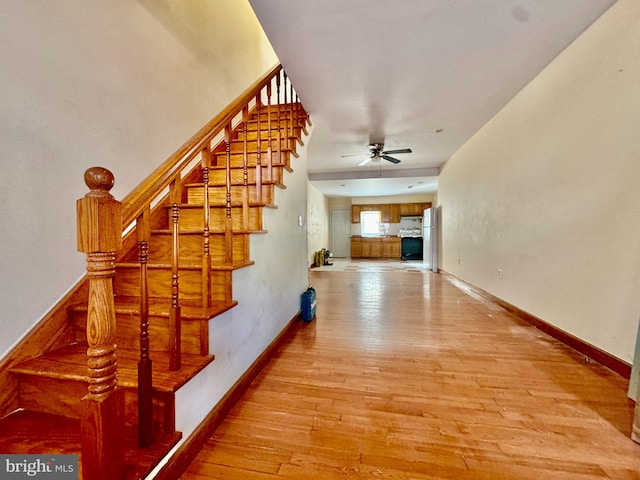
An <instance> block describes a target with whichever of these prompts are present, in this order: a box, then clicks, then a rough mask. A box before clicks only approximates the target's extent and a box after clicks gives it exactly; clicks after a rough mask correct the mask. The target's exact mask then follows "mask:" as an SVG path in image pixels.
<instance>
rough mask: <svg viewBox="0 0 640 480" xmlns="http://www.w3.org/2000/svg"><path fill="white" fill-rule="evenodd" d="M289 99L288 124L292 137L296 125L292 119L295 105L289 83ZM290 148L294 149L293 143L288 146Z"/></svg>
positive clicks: (291, 84) (293, 118) (291, 85)
mask: <svg viewBox="0 0 640 480" xmlns="http://www.w3.org/2000/svg"><path fill="white" fill-rule="evenodd" d="M289 99H290V100H291V103H290V104H289V123H290V125H291V135H292V136H293V132H294V129H295V128H296V126H297V123H296V121H295V117H294V109H295V103H294V101H295V100H294V98H293V83H291V82H289ZM289 147H290V148H294V147H295V142H294V143H293V144H289Z"/></svg>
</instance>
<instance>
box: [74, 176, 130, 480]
mask: <svg viewBox="0 0 640 480" xmlns="http://www.w3.org/2000/svg"><path fill="white" fill-rule="evenodd" d="M84 179H85V183H86V185H87V186H88V187H89V189H90V191H89V193H87V194H86V195H85V196H84V198H81V199H79V200H78V201H77V204H76V209H77V217H78V250H79V251H81V252H84V253H86V254H87V278H88V280H89V298H88V311H87V343H88V348H87V357H88V358H87V365H88V383H89V387H88V390H89V393H88V394H87V395H86V396H85V397H84V398H83V399H82V414H81V430H82V469H83V476H84V478H91V479H97V480H107V479H113V478H121V475H120V473H121V472H120V470H121V466H122V455H123V449H122V441H121V439H122V429H123V418H124V416H123V405H124V403H123V396H122V392H121V391H120V390H118V380H117V372H118V359H117V355H116V313H115V304H114V299H113V276H114V274H115V253H116V252H117V251H118V250H120V249H121V248H122V205H121V204H120V202H118V201H117V200H115V199H114V198H113V196H111V194H110V193H109V191H110V190H111V188H113V184H114V177H113V174H112V173H111V172H110V171H109V170H107V169H106V168H101V167H92V168H90V169H88V170H87V171H86V172H85V175H84Z"/></svg>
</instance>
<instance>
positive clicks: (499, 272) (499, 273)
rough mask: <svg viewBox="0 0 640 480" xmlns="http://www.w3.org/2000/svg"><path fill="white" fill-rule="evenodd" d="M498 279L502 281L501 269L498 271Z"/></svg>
mask: <svg viewBox="0 0 640 480" xmlns="http://www.w3.org/2000/svg"><path fill="white" fill-rule="evenodd" d="M498 279H499V280H502V269H501V268H499V269H498Z"/></svg>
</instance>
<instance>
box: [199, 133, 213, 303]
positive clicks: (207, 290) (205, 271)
mask: <svg viewBox="0 0 640 480" xmlns="http://www.w3.org/2000/svg"><path fill="white" fill-rule="evenodd" d="M210 165H211V149H210V147H209V145H207V146H206V147H205V148H204V149H203V150H202V157H201V163H200V166H201V168H202V183H203V195H204V198H203V202H202V203H203V205H204V208H203V213H204V219H203V222H204V228H203V233H202V306H203V307H204V308H207V307H210V306H211V245H210V240H211V239H210V229H211V226H210V224H211V202H210V201H209V166H210Z"/></svg>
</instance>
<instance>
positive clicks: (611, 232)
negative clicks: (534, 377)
mask: <svg viewBox="0 0 640 480" xmlns="http://www.w3.org/2000/svg"><path fill="white" fill-rule="evenodd" d="M638 52H640V2H637V0H619V1H618V2H617V3H616V4H614V5H613V6H612V7H611V9H610V10H609V11H608V12H607V13H605V14H604V15H603V17H601V18H600V19H599V20H598V21H597V22H596V23H595V24H594V25H593V26H592V27H591V28H590V29H588V30H587V31H586V32H585V33H584V34H583V35H582V36H581V37H580V38H578V39H577V40H576V41H575V42H574V43H573V44H572V45H571V46H569V47H568V48H567V49H566V50H565V51H564V52H563V53H562V54H561V55H560V56H559V57H558V58H557V59H556V60H555V61H553V62H552V63H551V64H550V65H549V66H548V68H546V69H545V70H544V71H543V72H542V73H541V74H540V75H539V76H538V77H537V78H536V79H534V80H533V81H532V82H531V83H530V84H529V85H528V86H527V87H526V88H525V89H523V91H522V92H520V94H519V95H518V96H517V97H516V98H515V99H514V100H513V101H512V102H511V103H510V104H509V105H507V107H506V108H505V109H504V110H503V111H501V112H500V113H499V114H498V115H496V116H495V117H494V118H493V119H492V120H491V121H490V122H489V123H488V124H487V125H486V126H485V127H484V128H483V129H482V130H480V131H479V132H478V133H477V134H476V135H475V136H474V137H473V138H472V139H471V140H470V141H469V142H467V144H466V145H464V146H463V147H462V148H461V149H460V150H459V151H458V152H457V153H456V154H455V155H454V156H453V157H452V158H451V159H450V160H449V161H448V162H447V164H446V165H445V167H444V168H443V170H442V172H441V175H440V178H439V182H438V183H439V193H438V197H439V198H438V202H439V204H440V207H441V214H442V226H443V232H442V240H443V242H444V243H443V246H442V253H443V258H442V263H441V266H442V268H443V269H444V270H446V271H448V272H450V273H452V274H454V275H456V276H458V277H461V278H463V279H464V280H467V281H469V282H471V283H472V284H475V285H477V286H479V287H480V288H483V289H485V290H487V291H489V292H491V293H493V294H494V295H496V296H498V297H500V298H502V299H504V300H506V301H508V302H510V303H512V304H514V305H516V306H518V307H520V308H522V309H524V310H525V311H528V312H530V313H532V314H534V315H536V316H538V317H540V318H542V319H544V320H546V321H548V322H550V323H552V324H554V325H556V326H557V327H559V328H561V329H563V330H565V331H568V332H570V333H572V334H573V335H576V336H578V337H580V338H582V339H583V340H585V341H586V342H589V343H591V344H593V345H595V346H597V347H599V348H601V349H603V350H605V351H607V352H609V353H611V354H613V355H615V356H617V357H619V358H621V359H623V360H625V361H627V362H631V360H632V354H633V344H634V339H635V332H636V329H637V321H638V316H639V315H640V188H639V185H640V61H638ZM458 258H459V259H460V261H459V263H458ZM498 268H501V269H503V274H504V278H503V279H502V280H499V279H498V276H497V269H498Z"/></svg>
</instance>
